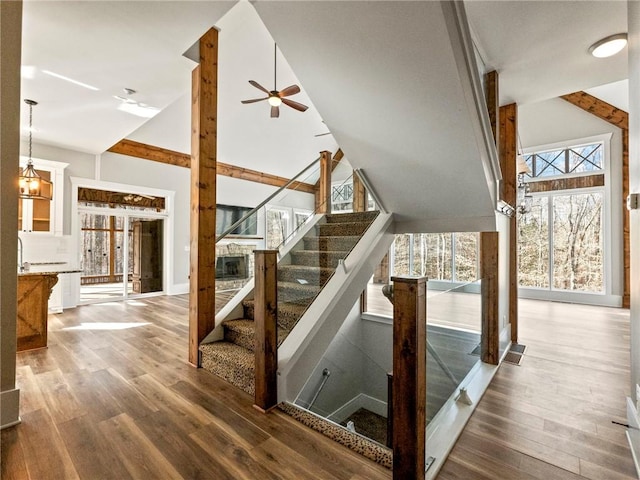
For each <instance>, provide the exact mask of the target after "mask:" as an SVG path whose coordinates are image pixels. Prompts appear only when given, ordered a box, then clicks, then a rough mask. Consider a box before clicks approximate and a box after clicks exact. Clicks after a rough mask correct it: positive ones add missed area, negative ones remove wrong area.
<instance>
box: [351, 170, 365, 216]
mask: <svg viewBox="0 0 640 480" xmlns="http://www.w3.org/2000/svg"><path fill="white" fill-rule="evenodd" d="M353 211H354V212H366V211H367V189H366V188H365V187H364V183H362V180H360V176H359V175H358V174H357V172H353Z"/></svg>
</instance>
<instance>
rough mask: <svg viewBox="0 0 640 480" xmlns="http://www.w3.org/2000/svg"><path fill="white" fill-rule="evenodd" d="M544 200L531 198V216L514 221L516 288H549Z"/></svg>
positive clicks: (546, 201)
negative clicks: (515, 236)
mask: <svg viewBox="0 0 640 480" xmlns="http://www.w3.org/2000/svg"><path fill="white" fill-rule="evenodd" d="M548 200H549V199H548V197H539V196H534V197H533V202H532V206H531V212H529V213H527V214H525V215H521V216H520V217H519V219H518V230H519V231H518V252H519V253H518V261H519V275H518V279H519V282H520V285H521V286H523V287H539V288H549V210H548Z"/></svg>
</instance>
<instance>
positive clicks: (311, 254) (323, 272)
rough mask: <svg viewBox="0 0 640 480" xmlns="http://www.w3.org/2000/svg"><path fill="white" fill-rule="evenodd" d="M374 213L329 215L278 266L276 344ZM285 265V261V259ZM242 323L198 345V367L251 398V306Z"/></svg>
mask: <svg viewBox="0 0 640 480" xmlns="http://www.w3.org/2000/svg"><path fill="white" fill-rule="evenodd" d="M377 215H378V212H364V213H343V214H333V215H327V216H326V217H325V220H326V223H321V224H318V225H316V227H315V231H312V232H310V233H309V234H308V235H307V236H305V237H304V238H303V239H302V245H299V246H300V247H302V248H301V249H298V246H296V247H294V249H293V250H292V252H291V254H290V263H288V264H287V263H286V262H281V263H280V264H278V319H277V321H278V345H280V344H281V343H282V342H283V341H284V340H285V339H286V338H287V335H289V332H291V330H292V329H293V328H294V327H295V325H296V323H297V322H298V320H299V319H300V317H302V315H303V314H304V312H305V311H306V310H307V307H308V306H309V305H310V304H311V303H312V302H313V300H314V299H315V298H316V296H317V295H318V293H320V291H321V290H322V288H323V286H324V285H325V284H326V283H327V281H328V280H329V278H331V276H332V275H333V273H334V271H335V269H336V267H337V266H338V262H339V260H341V259H344V258H345V257H346V256H347V255H348V254H349V252H350V251H351V249H352V248H353V247H354V246H355V245H356V243H358V241H359V240H360V237H361V235H362V234H363V233H364V232H365V231H366V230H367V228H369V225H371V223H372V222H373V220H375V218H376V216H377ZM285 260H286V259H285ZM242 306H243V311H244V315H243V318H240V319H235V320H226V321H224V322H223V324H222V325H223V329H224V339H223V340H222V341H219V342H213V343H207V344H202V345H200V352H201V354H202V367H203V368H204V369H205V370H208V371H210V372H212V373H214V374H216V375H218V376H219V377H221V378H223V379H224V380H226V381H228V382H229V383H231V384H233V385H235V386H236V387H238V388H240V389H242V390H244V391H245V392H247V393H249V394H251V395H253V394H254V382H255V380H254V376H255V375H254V361H255V360H254V341H255V340H254V339H255V327H254V322H253V319H254V302H253V299H245V300H244V301H243V302H242Z"/></svg>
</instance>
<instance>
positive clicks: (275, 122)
mask: <svg viewBox="0 0 640 480" xmlns="http://www.w3.org/2000/svg"><path fill="white" fill-rule="evenodd" d="M234 5H235V6H234ZM255 5H256V8H257V9H258V11H259V13H260V15H261V16H262V19H263V20H264V21H265V23H266V24H267V25H268V26H269V30H270V31H271V34H270V32H269V31H268V30H267V28H266V27H265V26H264V24H263V23H262V21H261V19H260V17H259V16H258V15H257V14H256V12H255V10H254V7H253V5H252V4H250V3H248V2H244V1H243V2H240V3H236V2H235V1H230V2H223V1H140V2H132V1H127V2H117V1H78V2H69V1H29V0H27V1H25V3H24V17H23V18H24V20H23V65H24V66H30V67H33V68H32V69H31V72H32V73H33V77H32V78H27V77H23V81H22V92H23V93H22V95H23V98H32V99H34V100H36V101H38V102H40V105H38V106H37V107H36V109H35V110H34V127H35V129H36V131H35V132H34V141H36V142H42V143H49V144H53V145H57V146H62V147H66V148H71V149H75V150H80V151H86V152H90V153H96V154H97V153H101V152H103V151H104V150H106V149H107V148H108V147H110V146H111V145H112V144H114V143H116V142H117V141H119V140H120V139H122V138H125V137H126V138H131V139H134V140H138V141H142V142H145V143H149V144H153V145H157V146H160V147H164V148H169V149H172V150H177V151H182V152H188V151H189V148H190V147H189V143H190V102H189V92H190V88H191V70H192V69H193V67H194V64H193V62H191V61H190V60H188V59H186V58H185V57H183V55H182V54H183V53H184V52H185V51H186V50H187V49H188V48H189V47H190V46H191V45H193V44H194V43H195V42H196V41H197V39H198V38H199V37H200V36H201V35H202V34H203V33H204V32H205V31H206V30H207V29H208V28H210V27H211V26H213V25H215V26H216V27H218V28H219V29H220V30H221V32H220V53H219V55H220V58H219V118H218V120H219V160H220V161H223V162H225V163H230V164H235V165H239V166H244V167H248V168H253V169H256V170H261V171H265V172H268V173H272V174H276V175H281V176H292V175H293V174H294V173H296V172H297V171H299V170H300V169H302V167H303V166H305V165H306V164H308V163H309V162H310V161H311V160H312V159H313V158H315V157H316V156H317V152H319V151H320V150H323V149H327V150H331V151H335V150H336V149H337V144H336V140H335V139H337V140H339V143H340V145H341V146H342V147H343V150H345V152H346V153H347V156H349V160H350V161H351V163H352V164H353V165H354V166H355V167H362V168H364V169H365V171H367V172H369V173H370V176H371V178H370V180H371V181H372V182H373V183H374V184H375V185H390V186H393V188H389V191H390V192H391V191H393V192H395V193H394V194H390V195H388V198H390V199H391V200H390V201H389V202H390V204H389V205H387V207H388V208H389V209H390V210H394V209H396V208H397V209H402V210H403V211H405V212H409V213H408V217H407V220H408V219H409V217H411V215H418V214H420V215H423V213H419V212H424V211H432V213H433V214H434V215H441V214H447V213H449V214H450V213H453V210H455V209H456V208H457V207H455V205H456V204H457V205H460V204H463V205H466V207H460V208H458V213H464V212H465V211H466V212H467V213H468V214H469V215H474V214H475V213H477V212H474V208H476V207H477V208H479V209H481V210H485V206H484V205H485V200H486V198H487V196H486V191H485V192H484V194H481V191H482V189H483V188H484V190H486V185H484V187H482V186H481V187H477V186H476V187H475V190H474V188H471V189H469V188H466V186H465V185H466V183H465V182H467V180H465V179H467V178H468V179H470V178H472V177H473V176H475V178H476V180H477V178H478V175H483V173H482V172H480V171H476V170H478V169H479V168H480V167H479V163H480V162H479V161H478V159H477V158H474V159H472V158H470V156H471V157H473V156H477V154H478V148H479V147H478V145H477V144H476V139H474V138H473V137H472V135H470V134H469V133H470V130H469V129H470V128H471V126H470V124H469V122H472V123H473V115H470V114H469V112H468V110H467V105H465V104H464V102H463V101H462V99H461V90H460V88H461V85H460V83H461V80H460V78H461V77H459V73H458V72H457V68H456V66H455V64H454V62H453V54H452V50H451V48H452V47H451V44H450V41H449V37H448V35H447V32H446V29H445V27H444V23H443V19H442V13H441V11H440V7H439V5H438V4H437V3H436V2H431V1H425V2H412V1H409V2H378V1H372V2H364V1H362V2H313V1H306V2H270V1H264V2H262V1H259V2H257V3H255ZM465 6H466V8H467V13H468V16H469V22H470V25H471V27H472V30H473V34H474V38H475V39H476V41H477V43H478V48H479V51H480V54H481V56H482V58H483V60H484V62H485V64H486V66H488V67H490V68H495V69H497V70H498V71H499V73H500V92H501V100H502V103H507V102H510V101H516V102H518V103H519V104H526V103H531V102H537V101H541V100H544V99H547V98H551V97H555V96H557V95H560V94H564V93H568V92H572V91H576V90H582V89H589V90H588V91H589V92H590V93H592V94H594V95H596V96H601V98H603V99H604V100H605V101H608V102H609V103H612V104H614V105H616V106H619V107H620V108H624V107H625V106H626V104H625V105H623V104H624V102H625V101H626V102H628V100H625V98H626V96H625V94H624V93H622V94H620V92H621V91H624V90H625V88H628V87H627V84H626V83H625V82H624V79H625V78H626V76H627V71H626V58H625V56H624V55H618V56H616V57H612V58H610V59H594V58H593V57H591V56H590V55H589V54H588V52H587V49H588V47H589V45H590V44H592V43H593V42H595V41H596V40H598V39H600V38H602V37H604V36H607V35H610V34H613V33H617V32H620V31H626V2H623V1H622V2H621V1H600V2H591V1H571V2H565V1H553V2H551V1H549V2H540V1H533V2H526V1H518V0H517V1H497V2H486V1H481V0H467V1H466V2H465ZM438 12H440V13H438ZM272 37H275V38H276V39H277V40H278V43H279V45H280V46H281V48H282V51H283V53H284V55H285V56H286V57H287V60H288V62H289V63H287V61H286V60H285V59H284V58H283V56H282V55H279V56H278V87H279V88H283V87H286V86H288V85H290V84H293V83H297V84H299V85H300V86H301V87H302V92H301V93H300V94H298V95H296V96H295V97H293V99H294V100H296V101H299V102H302V103H305V104H307V105H309V106H310V108H309V110H308V111H307V112H305V113H299V112H296V111H294V110H291V109H289V108H287V107H284V106H283V107H281V116H280V118H279V119H271V118H269V109H268V107H267V105H266V102H263V103H257V104H251V105H241V104H240V100H242V99H248V98H256V97H259V96H261V92H259V91H258V90H256V89H255V88H253V87H252V86H250V85H249V83H248V82H247V81H248V80H249V79H253V80H256V81H258V82H259V83H261V84H262V85H264V86H265V87H267V88H271V87H272V82H273V80H272V79H273V43H272V42H273V38H272ZM625 52H626V51H625ZM290 65H292V66H293V67H294V68H293V70H295V71H296V73H297V75H298V76H299V78H298V77H296V75H295V74H294V73H293V70H292V68H291V67H290ZM43 70H49V71H52V72H55V73H58V74H61V75H65V76H67V77H71V78H73V79H76V80H78V81H81V82H84V83H87V84H90V85H94V86H95V87H97V88H98V89H99V90H98V91H91V90H87V89H85V88H83V87H80V86H77V85H74V84H71V83H68V82H65V81H63V80H60V79H57V78H53V77H50V76H48V75H45V74H44V73H43ZM611 82H617V83H614V84H613V85H607V84H610V83H611ZM124 87H129V88H133V89H135V90H137V91H138V92H139V93H137V94H136V95H135V96H134V98H135V99H136V100H138V101H140V102H144V103H147V104H149V105H152V106H155V107H158V108H161V109H163V111H162V112H161V113H160V114H159V115H157V116H156V117H155V118H153V119H151V120H150V121H148V122H146V120H145V119H142V118H139V117H135V116H133V115H130V114H127V113H124V112H120V111H118V110H117V109H116V107H117V105H118V103H119V102H118V100H116V99H114V98H113V95H122V88H124ZM310 97H311V98H313V100H314V103H313V104H312V103H311V98H310ZM314 104H315V105H314ZM316 107H317V109H316ZM26 111H27V110H26V108H24V109H23V125H26V123H27V116H26ZM320 113H322V118H324V120H325V121H326V125H325V124H323V123H322V121H321V116H320ZM145 122H146V123H145ZM327 128H330V129H331V131H332V133H333V134H334V135H335V139H334V137H333V136H331V135H327V136H323V137H319V138H316V137H314V134H317V133H321V132H324V131H326V129H327ZM23 134H26V131H23ZM473 152H475V153H473ZM352 157H353V158H352ZM465 162H467V163H465ZM469 162H474V163H469ZM418 165H420V166H421V167H422V168H420V171H421V172H423V174H421V175H420V176H419V177H416V176H415V175H413V176H412V175H411V174H410V172H411V169H412V167H414V166H418ZM443 165H444V166H445V167H443ZM407 172H409V173H407ZM456 184H457V185H459V186H460V188H458V189H457V190H456V191H455V193H456V195H451V196H450V195H448V194H446V195H442V194H438V195H432V192H434V191H435V192H439V193H440V192H441V191H442V186H443V185H445V186H449V187H450V186H451V185H456ZM469 185H471V183H470V180H469ZM381 188H382V187H381ZM478 188H479V190H478ZM449 190H454V189H451V188H449ZM406 192H424V196H423V197H424V199H411V198H409V194H407V193H406ZM474 195H481V196H482V200H481V201H476V200H477V199H476V198H475V197H474ZM403 196H404V197H407V198H406V199H403ZM450 197H451V198H450ZM421 198H422V197H421ZM427 198H428V201H427V200H426V199H427ZM395 202H398V204H397V205H396V204H395ZM412 202H413V203H412ZM452 205H453V206H454V208H453V210H452V208H451V206H452ZM410 212H413V214H412V213H410ZM438 212H439V213H438Z"/></svg>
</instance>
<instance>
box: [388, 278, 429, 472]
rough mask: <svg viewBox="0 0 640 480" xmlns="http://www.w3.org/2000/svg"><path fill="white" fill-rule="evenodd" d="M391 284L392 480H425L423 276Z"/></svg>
mask: <svg viewBox="0 0 640 480" xmlns="http://www.w3.org/2000/svg"><path fill="white" fill-rule="evenodd" d="M391 280H392V281H393V385H392V401H393V439H392V447H393V478H394V480H414V479H416V480H424V478H425V475H424V472H425V428H426V419H425V411H426V401H427V349H426V345H427V306H426V292H427V279H426V277H419V278H416V277H392V278H391Z"/></svg>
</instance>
